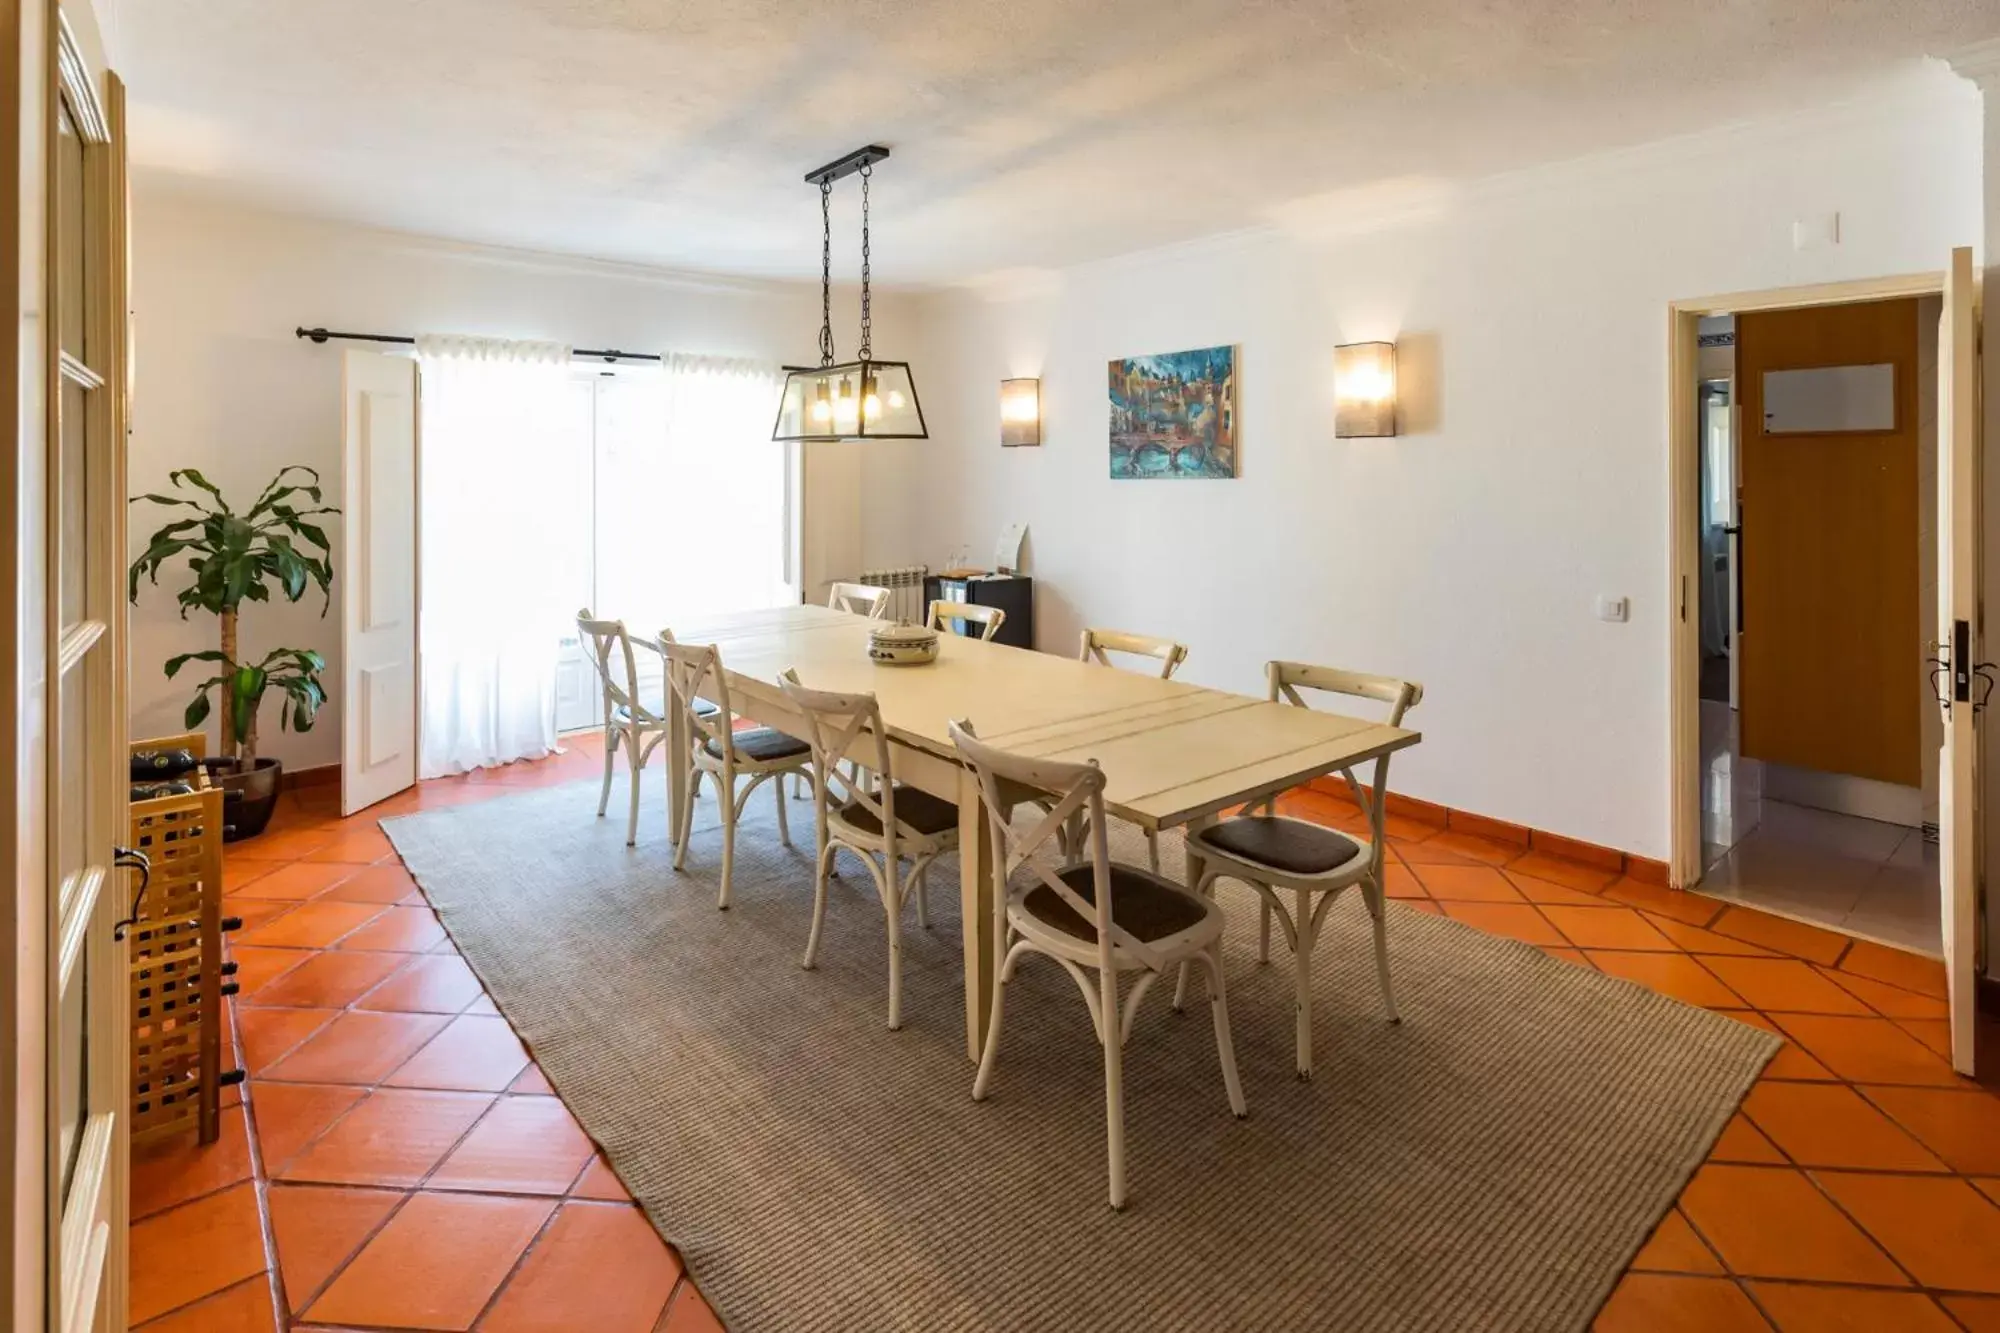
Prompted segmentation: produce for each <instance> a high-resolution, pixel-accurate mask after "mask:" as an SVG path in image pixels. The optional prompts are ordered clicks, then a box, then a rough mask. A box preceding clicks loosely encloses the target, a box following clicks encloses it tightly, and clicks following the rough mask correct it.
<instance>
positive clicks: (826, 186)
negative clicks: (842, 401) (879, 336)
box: [819, 181, 865, 366]
mask: <svg viewBox="0 0 2000 1333" xmlns="http://www.w3.org/2000/svg"><path fill="white" fill-rule="evenodd" d="M864 337H865V335H864ZM819 363H820V364H821V365H822V366H830V365H832V364H833V182H832V181H821V182H820V183H819Z"/></svg>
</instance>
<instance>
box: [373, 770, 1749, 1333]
mask: <svg viewBox="0 0 2000 1333" xmlns="http://www.w3.org/2000/svg"><path fill="white" fill-rule="evenodd" d="M651 776H653V777H657V774H653V775H651ZM657 790H658V788H657V785H655V787H654V791H655V792H657ZM617 795H619V793H614V796H617ZM596 798H597V785H596V783H595V782H583V783H577V784H574V785H571V786H566V787H558V788H553V789H549V790H543V791H534V792H529V793H525V794H523V795H520V796H515V797H511V798H505V799H501V800H495V801H490V802H486V803H482V804H478V805H468V806H463V807H457V808H448V809H443V810H438V811H434V812H428V813H424V814H420V815H412V816H409V817H407V818H402V819H395V820H390V821H386V822H385V823H384V824H383V827H384V829H385V830H387V832H388V834H389V836H390V837H391V838H392V839H393V840H394V841H395V844H396V847H397V850H399V851H400V852H401V853H402V855H403V857H404V859H405V860H406V861H407V862H408V863H409V867H410V869H411V871H412V872H413V873H414V874H415V875H416V878H417V881H418V883H419V884H421V885H422V886H423V889H424V891H425V893H427V894H428V895H429V896H430V899H431V901H432V902H433V903H434V904H435V905H436V907H437V909H438V911H439V913H440V914H441V915H442V916H443V919H444V923H445V926H446V927H447V928H448V929H449V930H450V931H451V934H452V936H453V938H454V939H455V940H456V941H457V943H458V947H459V948H460V949H461V950H462V951H463V953H464V955H465V957H466V959H467V960H468V961H469V962H470V963H471V965H472V966H473V968H474V969H475V970H476V971H477V972H478V973H479V976H480V978H481V979H482V980H483V981H484V982H485V984H486V987H487V989H488V990H489V991H490V992H491V993H492V995H493V997H494V999H495V1000H496V1001H497V1002H498V1003H499V1005H500V1008H501V1009H502V1010H503V1011H504V1012H505V1014H506V1015H507V1017H508V1019H510V1020H511V1021H512V1022H513V1024H514V1026H515V1028H516V1029H517V1030H519V1032H520V1033H521V1035H522V1037H523V1038H525V1039H526V1041H527V1042H528V1044H529V1045H530V1046H531V1047H532V1048H533V1050H534V1054H535V1057H536V1059H538V1060H539V1061H540V1062H541V1064H542V1067H543V1069H544V1070H545V1071H546V1072H547V1073H548V1075H549V1077H550V1079H551V1080H552V1081H553V1082H554V1083H555V1086H556V1088H557V1090H558V1091H559V1092H560V1093H561V1094H562V1097H563V1099H564V1101H566V1102H567V1103H568V1104H569V1106H570V1109H571V1110H572V1111H573V1112H574V1113H575V1114H576V1116H577V1118H578V1119H579V1120H580V1121H581V1122H582V1123H583V1126H584V1128H585V1129H587V1130H588V1131H589V1132H590V1134H591V1136H592V1137H593V1138H595V1139H596V1140H597V1141H598V1143H599V1144H601V1145H602V1146H603V1147H604V1149H605V1150H606V1152H607V1153H609V1155H610V1158H611V1162H612V1164H613V1165H614V1166H615V1167H616V1168H617V1171H618V1174H619V1175H620V1176H621V1177H622V1178H623V1179H624V1180H625V1182H626V1183H627V1185H629V1186H630V1187H631V1189H632V1191H633V1193H634V1194H636V1195H637V1196H638V1198H639V1199H640V1201H641V1202H642V1203H643V1204H644V1206H645V1208H646V1211H647V1212H648V1213H649V1214H650V1215H651V1217H652V1219H653V1222H654V1224H655V1225H656V1226H657V1227H658V1228H659V1230H660V1232H661V1234H662V1235H664V1236H665V1237H666V1238H667V1239H668V1240H669V1241H671V1242H672V1243H673V1244H674V1245H676V1246H677V1247H679V1249H680V1250H681V1252H682V1254H683V1255H684V1256H685V1258H686V1260H687V1262H688V1265H689V1267H690V1268H691V1270H692V1272H693V1274H694V1277H695V1280H696V1281H697V1282H698V1283H699V1284H700V1286H701V1288H702V1290H703V1291H704V1292H705V1293H706V1294H707V1295H708V1297H709V1299H710V1300H711V1301H712V1302H713V1303H714V1304H715V1306H716V1308H717V1309H718V1310H719V1311H720V1312H721V1314H722V1316H723V1318H724V1319H725V1321H726V1322H727V1323H728V1325H729V1327H730V1328H732V1329H734V1330H737V1331H738V1333H755V1331H761V1330H779V1331H781V1333H822V1331H824V1333H864V1331H866V1330H876V1329H885V1330H924V1331H925V1333H930V1331H932V1330H987V1329H1000V1330H1037V1331H1038V1333H1063V1331H1067V1330H1083V1329H1134V1330H1163V1329H1190V1330H1195V1329H1198V1330H1204V1331H1207V1330H1234V1329H1244V1330H1250V1329H1255V1330H1294V1329H1339V1330H1346V1331H1347V1333H1363V1330H1384V1331H1388V1330H1395V1331H1396V1333H1408V1331H1410V1330H1454V1331H1456V1330H1473V1329H1582V1328H1584V1327H1586V1326H1587V1325H1588V1324H1589V1322H1590V1319H1591V1317H1592V1315H1593V1314H1594V1312H1595V1311H1596V1309H1597V1308H1598V1306H1599V1305H1600V1304H1601V1303H1602V1302H1603V1300H1604V1298H1605V1297H1606V1296H1607V1295H1608V1294H1609V1292H1610V1290H1611V1288H1612V1286H1613V1285H1614V1284H1615V1282H1616V1281H1617V1278H1618V1276H1619V1274H1620V1273H1621V1272H1622V1270H1623V1269H1624V1267H1625V1265H1626V1264H1627V1263H1628V1261H1629V1260H1630V1259H1631V1257H1632V1255H1633V1254H1634V1253H1636V1251H1637V1250H1638V1248H1639V1246H1640V1245H1641V1244H1642V1243H1643V1241H1644V1240H1645V1238H1646V1236H1647V1234H1648V1233H1649V1232H1650V1231H1651V1229H1652V1227H1653V1226H1654V1224H1655V1223H1656V1222H1657V1221H1658V1220H1659V1218H1660V1217H1661V1215H1662V1214H1663V1213H1664V1212H1665V1211H1666V1210H1667V1208H1668V1207H1669V1205H1670V1204H1671V1203H1672V1201H1673V1199H1674V1198H1675V1196H1676V1195H1677V1194H1678V1192H1679V1190H1680V1188H1681V1186H1682V1184H1683V1183H1684V1182H1685V1181H1686V1180H1687V1178H1688V1176H1689V1175H1690V1174H1691V1173H1692V1172H1693V1170H1694V1169H1695V1167H1696V1166H1697V1165H1698V1164H1699V1163H1700V1162H1701V1160H1702V1159H1703V1157H1704V1156H1705V1155H1706V1153H1707V1151H1708V1148H1709V1146H1710V1145H1711V1143H1712V1142H1713V1141H1714V1139H1715V1137H1716V1136H1717V1134H1719V1133H1720V1132H1721V1130H1722V1127H1723V1124H1724V1123H1725V1122H1726V1121H1727V1119H1728V1118H1729V1115H1730V1113H1731V1112H1732V1111H1733V1110H1734V1109H1735V1107H1736V1105H1737V1103H1738V1101H1739V1100H1740V1099H1741V1097H1742V1096H1743V1094H1744V1093H1745V1092H1746V1091H1747V1090H1748V1088H1749V1086H1750V1084H1751V1082H1752V1080H1753V1079H1754V1078H1755V1077H1756V1075H1757V1073H1758V1071H1759V1070H1760V1069H1762V1067H1763V1065H1764V1063H1765V1062H1766V1061H1767V1060H1768V1059H1769V1058H1770V1056H1771V1054H1772V1053H1773V1051H1774V1050H1775V1049H1776V1041H1775V1039H1774V1038H1772V1037H1771V1036H1770V1035H1769V1034H1767V1033H1764V1032H1762V1031H1760V1030H1758V1029H1756V1028H1751V1027H1747V1026H1745V1025H1743V1024H1740V1023H1737V1022H1734V1021H1733V1020H1730V1019H1727V1018H1723V1017H1720V1016H1718V1015H1715V1014H1710V1013H1707V1012H1705V1011H1703V1010H1700V1009H1695V1008H1691V1007H1689V1006H1687V1005H1684V1004H1681V1003H1679V1002H1677V1001H1674V1000H1669V999H1666V998H1663V997H1661V996H1658V995H1655V994H1652V993H1651V992H1649V991H1646V990H1644V989H1642V988H1640V987H1638V986H1635V985H1632V984H1629V983H1627V982H1624V981H1620V980H1617V979H1615V978H1612V977H1607V976H1604V975H1602V974H1600V973H1597V972H1592V971H1588V970H1585V969H1583V968H1579V967H1574V966H1571V965H1569V964H1567V963H1562V962H1558V961H1556V960H1554V959H1550V958H1548V957H1545V956H1544V955H1543V954H1541V953H1540V952H1538V951H1537V950H1535V949H1532V948H1529V947H1528V946H1526V945H1523V944H1518V943H1516V942H1514V941H1512V940H1506V939H1499V938H1495V937H1492V936H1488V935H1485V934H1483V933H1481V932H1479V931H1475V930H1472V929H1470V928H1467V927H1464V926H1460V925H1458V924H1456V923H1454V922H1450V921H1446V920H1442V919H1440V918H1437V917H1433V916H1429V915H1426V914H1424V913H1421V912H1416V911H1412V910H1409V909H1407V908H1403V907H1401V906H1394V905H1392V912H1393V917H1392V920H1391V922H1390V940H1391V946H1392V956H1393V963H1394V969H1395V979H1396V986H1397V993H1398V999H1399V1001H1400V1004H1401V1007H1402V1011H1403V1015H1404V1021H1403V1023H1402V1024H1401V1025H1400V1026H1391V1025H1389V1024H1387V1023H1385V1022H1384V1021H1383V1020H1382V1018H1381V1010H1380V1007H1379V1005H1378V1002H1377V998H1376V994H1375V983H1374V978H1373V968H1372V965H1371V963H1370V955H1369V953H1368V946H1367V931H1366V924H1365V923H1366V913H1365V911H1364V910H1363V908H1362V906H1361V903H1360V901H1359V899H1358V898H1357V897H1354V896H1353V895H1350V896H1349V897H1348V898H1347V899H1344V900H1343V901H1342V902H1340V903H1339V904H1337V905H1336V906H1335V908H1334V909H1333V911H1332V914H1331V917H1330V922H1331V924H1330V926H1329V929H1328V934H1327V936H1326V937H1325V938H1324V940H1323V941H1322V943H1321V946H1320V954H1319V960H1320V966H1319V970H1318V991H1317V1009H1316V1024H1317V1042H1316V1047H1315V1057H1314V1058H1315V1064H1316V1069H1317V1075H1316V1078H1315V1080H1314V1081H1313V1082H1311V1083H1300V1082H1298V1081H1297V1080H1296V1078H1295V1077H1294V1076H1293V1073H1292V1009H1291V992H1290V980H1289V972H1288V970H1287V969H1286V968H1285V967H1284V966H1281V965H1278V964H1276V963H1274V964H1273V965H1272V966H1269V967H1259V966H1258V965H1257V962H1256V936H1257V923H1256V907H1255V902H1256V900H1255V898H1254V897H1253V896H1252V895H1251V893H1250V892H1249V890H1247V889H1244V888H1242V887H1241V886H1240V885H1230V886H1225V888H1224V890H1223V897H1224V899H1225V901H1226V903H1227V905H1228V907H1229V909H1230V921H1229V937H1228V944H1229V958H1228V965H1229V986H1230V1002H1231V1005H1232V1009H1233V1014H1234V1031H1235V1039H1236V1052H1237V1059H1238V1061H1239V1063H1240V1065H1241V1069H1242V1075H1243V1083H1244V1088H1245V1091H1246V1093H1247V1095H1248V1098H1249V1103H1250V1119H1249V1120H1247V1121H1237V1120H1235V1119H1233V1118H1231V1116H1230V1115H1229V1111H1228V1104H1227V1102H1226V1100H1225V1098H1224V1094H1223V1088H1222V1078H1221V1074H1220V1070H1219V1068H1218V1065H1217V1062H1216V1054H1215V1045H1214V1037H1213V1030H1212V1028H1211V1026H1210V1023H1209V1020H1208V1015H1207V1012H1206V1008H1205V1006H1204V1005H1200V1004H1194V1005H1191V1006H1190V1008H1189V1011H1188V1012H1187V1013H1186V1014H1185V1015H1176V1014H1175V1013H1173V1012H1172V1010H1171V1009H1170V1008H1169V1005H1168V999H1169V996H1168V994H1167V993H1166V992H1167V991H1168V990H1169V989H1170V988H1168V987H1164V986H1163V987H1159V988H1156V989H1155V991H1154V993H1153V995H1152V996H1150V997H1149V998H1148V999H1147V1001H1146V1004H1145V1007H1144V1008H1143V1009H1142V1010H1141V1012H1140V1014H1139V1017H1138V1021H1137V1024H1136V1027H1135V1028H1134V1031H1133V1034H1132V1039H1131V1043H1130V1046H1129V1048H1128V1051H1129V1053H1128V1056H1127V1063H1126V1093H1125V1095H1126V1115H1127V1129H1128V1134H1129V1142H1130V1182H1131V1195H1132V1197H1131V1203H1130V1205H1129V1206H1128V1208H1127V1209H1126V1211H1125V1212H1124V1213H1122V1214H1114V1213H1112V1212H1111V1211H1110V1210H1109V1209H1108V1208H1107V1207H1106V1206H1105V1200H1104V1189H1105V1158H1104V1120H1103V1115H1104V1110H1103V1108H1104V1095H1103V1082H1102V1076H1103V1066H1102V1062H1101V1057H1100V1055H1099V1052H1098V1049H1097V1046H1096V1043H1095V1041H1094V1040H1093V1038H1092V1035H1091V1029H1090V1024H1089V1019H1088V1016H1087V1014H1086V1012H1085V1010H1084V1007H1083V1003H1082V1000H1081V997H1080V996H1079V995H1078V994H1077V990H1076V987H1075V985H1074V983H1072V982H1071V981H1070V980H1069V978H1068V977H1067V976H1065V975H1063V973H1062V972H1061V971H1060V970H1059V969H1058V968H1057V967H1056V966H1055V965H1054V964H1052V963H1050V962H1049V961H1048V960H1046V959H1040V960H1031V961H1030V962H1029V963H1028V964H1027V965H1026V966H1025V967H1024V968H1023V969H1022V971H1021V972H1020V974H1019V975H1018V977H1017V979H1016V981H1015V983H1014V984H1013V987H1012V989H1011V990H1010V992H1009V998H1008V1004H1007V1025H1006V1028H1005V1034H1004V1037H1003V1040H1002V1045H1001V1050H1000V1061H999V1068H998V1071H997V1074H996V1078H995V1088H994V1093H993V1095H992V1097H991V1098H990V1099H989V1100H988V1101H987V1102H986V1103H984V1104H977V1103H974V1102H973V1101H972V1100H971V1095H970V1094H971V1086H972V1074H973V1070H972V1066H971V1065H970V1064H969V1063H968V1062H967V1061H966V1059H965V1054H964V1047H963V1043H964V1038H963V1026H962V1025H963V1021H964V1020H963V1017H962V1011H961V1005H962V1001H961V988H960V966H959V944H958V910H957V904H958V883H957V873H956V867H955V866H952V867H950V868H947V869H944V870H943V871H942V872H941V873H937V874H935V875H934V882H933V883H932V886H931V899H932V908H933V918H932V929H931V930H930V931H929V932H928V933H927V932H924V931H920V930H918V929H917V928H916V927H915V924H914V922H911V923H909V924H908V925H907V928H906V941H907V944H906V948H905V959H906V968H905V975H904V984H905V991H904V999H903V1013H904V1022H905V1027H904V1029H903V1030H902V1031H901V1032H890V1031H888V1030H887V1028H886V1026H885V1008H884V1005H885V984H886V983H885V977H886V972H885V968H886V947H887V946H886V942H885V938H884V923H883V918H882V913H881V910H880V908H879V906H878V905H877V904H876V902H875V900H874V898H873V896H872V892H870V893H867V894H864V892H863V890H864V888H865V886H866V885H867V880H866V877H865V872H863V871H862V870H861V869H860V867H859V866H858V865H850V866H849V867H848V869H847V871H846V874H845V877H844V879H843V880H841V881H838V882H836V884H835V886H834V890H833V897H832V902H831V904H830V907H829V911H828V917H827V931H826V939H825V943H824V946H823V950H822V953H821V958H820V966H819V968H818V970H817V971H814V972H806V971H803V970H802V969H801V968H800V967H799V955H800V952H801V950H802V949H803V947H804V944H805V938H806V929H807V925H808V915H809V908H810V899H811V865H812V859H811V852H810V847H811V837H812V835H811V817H810V813H809V812H810V810H811V806H810V804H809V803H806V802H795V803H794V804H793V806H792V811H793V819H792V827H793V830H794V834H795V836H797V837H798V839H799V844H800V848H801V849H802V850H797V851H793V850H787V849H785V848H784V847H782V846H781V845H780V844H779V843H778V840H777V837H776V827H775V821H774V820H773V817H772V808H771V801H770V800H769V798H768V797H767V796H766V795H765V794H764V793H761V792H760V793H759V794H758V796H757V797H756V798H755V800H754V805H755V809H754V810H753V812H752V816H753V820H752V822H751V823H750V824H749V825H748V826H747V827H746V828H745V829H743V830H742V831H741V832H740V834H739V842H738V855H737V862H736V867H737V869H736V886H735V905H734V907H733V908H732V909H731V910H730V911H728V912H718V911H717V910H716V908H715V896H716V868H717V864H718V861H719V857H720V845H721V834H720V832H719V831H718V830H717V829H716V828H715V822H716V818H715V804H714V802H713V801H712V800H704V801H702V803H701V805H700V807H699V818H700V821H701V822H700V823H699V824H698V826H697V832H696V834H695V836H694V843H693V846H692V847H691V849H690V851H691V855H690V858H689V867H690V868H689V871H688V873H686V874H680V875H677V874H675V873H674V872H673V870H672V868H671V864H670V862H671V857H670V854H669V849H668V847H667V845H666V839H665V833H664V823H665V820H664V817H663V815H662V814H661V813H660V811H659V803H658V802H655V801H648V803H647V811H648V818H647V819H646V820H645V821H644V822H642V824H641V827H640V841H639V845H638V847H636V848H627V847H626V846H625V844H624V829H625V821H624V820H623V819H622V818H605V819H598V818H596V817H595V806H596ZM615 804H617V802H614V805H615ZM1119 837H1120V838H1122V842H1121V843H1120V844H1119V845H1118V847H1117V850H1118V852H1119V854H1121V855H1124V856H1127V857H1130V858H1133V859H1140V858H1142V857H1143V844H1141V843H1140V841H1139V840H1138V838H1137V837H1136V836H1135V835H1133V834H1132V831H1131V830H1130V829H1126V828H1122V827H1121V828H1120V830H1119ZM1163 850H1164V851H1165V852H1166V853H1167V856H1168V860H1167V861H1166V864H1167V865H1170V866H1177V865H1179V864H1180V860H1179V857H1180V847H1179V843H1178V840H1177V839H1169V840H1168V845H1167V846H1166V847H1165V848H1164V849H1163Z"/></svg>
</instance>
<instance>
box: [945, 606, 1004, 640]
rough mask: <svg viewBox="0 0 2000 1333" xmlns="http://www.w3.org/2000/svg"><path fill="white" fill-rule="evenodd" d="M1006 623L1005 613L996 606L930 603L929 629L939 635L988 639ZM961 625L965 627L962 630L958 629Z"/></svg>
mask: <svg viewBox="0 0 2000 1333" xmlns="http://www.w3.org/2000/svg"><path fill="white" fill-rule="evenodd" d="M1006 623H1007V613H1006V612H1005V611H1002V610H1001V609H1000V608H999V607H997V606H974V605H973V604H972V603H970V602H932V603H931V614H930V627H931V628H932V629H934V630H936V631H937V632H938V633H940V634H963V635H964V636H965V637H966V638H968V639H970V638H980V639H990V638H992V637H993V636H994V635H996V634H998V633H999V632H1000V627H1001V626H1002V625H1004V624H1006ZM961 624H963V625H964V626H965V628H964V629H963V630H961V629H959V628H958V626H959V625H961ZM975 630H976V633H975Z"/></svg>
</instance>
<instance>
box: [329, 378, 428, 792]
mask: <svg viewBox="0 0 2000 1333" xmlns="http://www.w3.org/2000/svg"><path fill="white" fill-rule="evenodd" d="M342 380H343V390H342V402H343V404H344V413H343V415H344V417H345V421H344V431H343V436H344V440H345V451H344V459H343V483H342V494H343V496H344V497H345V500H344V504H343V508H344V510H345V519H346V542H345V548H346V549H345V551H344V553H343V556H342V562H341V568H342V571H343V574H344V579H345V588H346V591H345V592H343V593H342V594H341V676H342V687H343V692H342V702H341V727H340V808H341V812H342V813H343V814H350V815H351V814H353V813H354V812H355V811H356V810H360V809H363V808H365V807H367V806H371V805H373V804H375V803H376V802H377V801H380V800H383V799H385V798H387V797H390V796H394V795H395V794H396V793H397V792H399V791H402V790H403V789H404V788H406V787H409V786H412V785H414V784H415V782H416V780H417V363H416V362H415V361H414V360H412V359H411V358H409V357H406V356H391V355H388V354H387V353H383V352H370V351H364V350H361V349H358V348H350V349H349V350H348V351H347V352H346V354H345V356H344V359H343V362H342Z"/></svg>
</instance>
